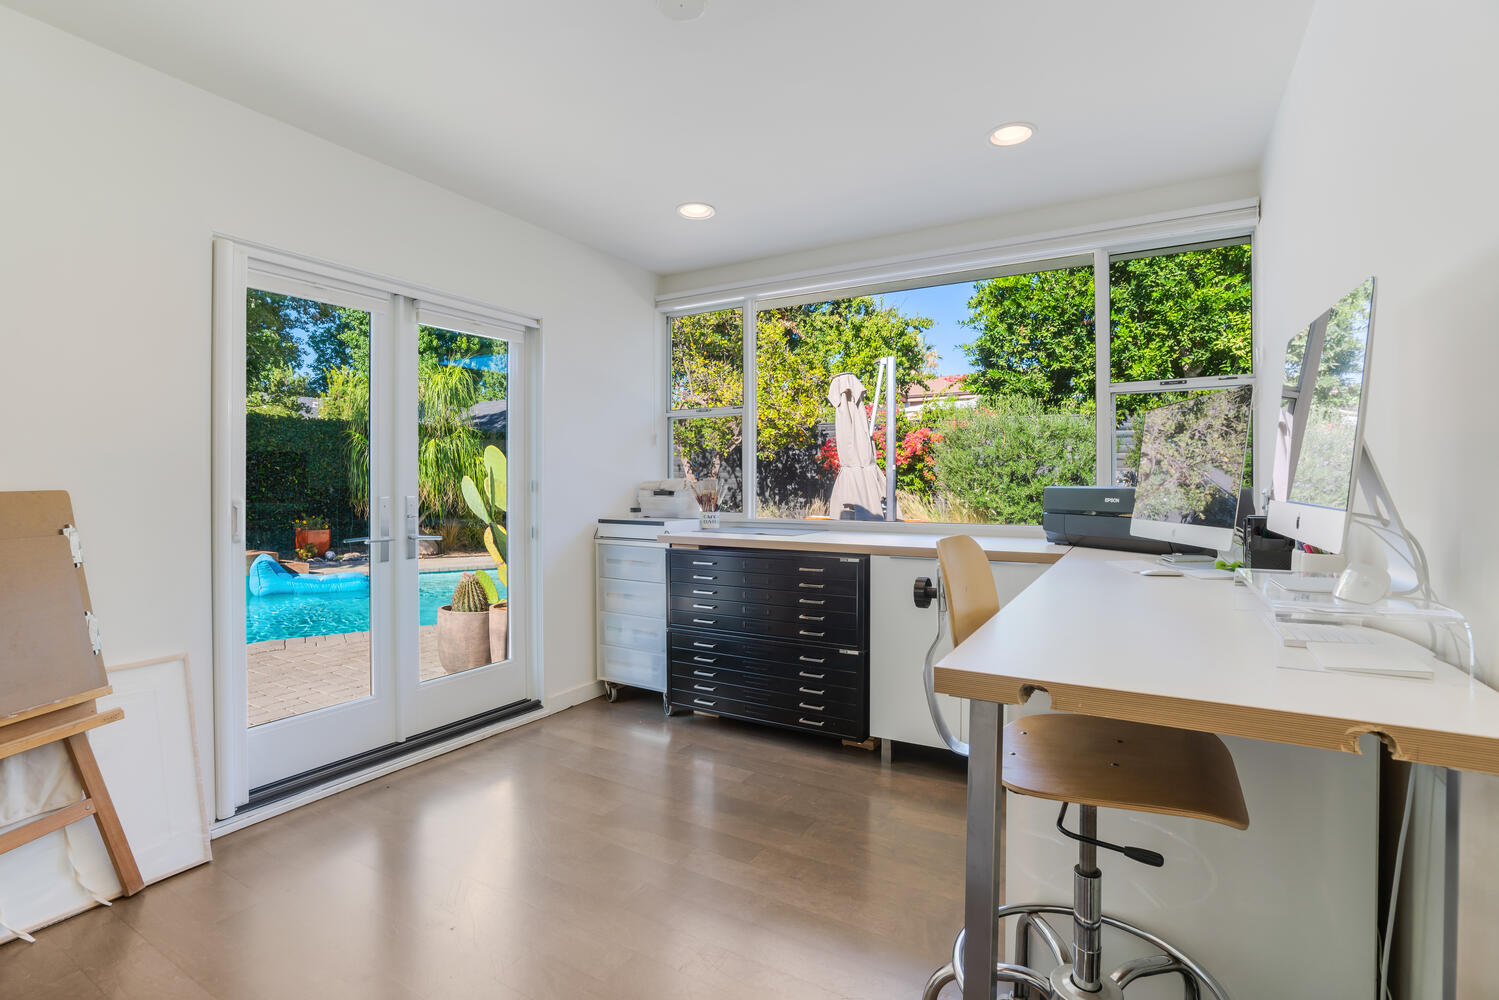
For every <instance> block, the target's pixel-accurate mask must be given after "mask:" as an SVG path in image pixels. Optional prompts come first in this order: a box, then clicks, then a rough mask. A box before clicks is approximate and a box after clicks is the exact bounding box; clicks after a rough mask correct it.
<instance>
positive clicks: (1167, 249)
mask: <svg viewBox="0 0 1499 1000" xmlns="http://www.w3.org/2000/svg"><path fill="white" fill-rule="evenodd" d="M1257 223H1258V205H1257V204H1252V205H1251V207H1247V208H1246V207H1243V206H1227V207H1224V208H1222V209H1220V210H1212V211H1209V212H1205V213H1203V214H1202V215H1199V216H1181V217H1177V218H1176V219H1172V220H1158V221H1154V222H1150V223H1142V224H1140V225H1137V226H1129V225H1124V226H1119V227H1115V228H1113V229H1108V230H1102V231H1098V232H1093V233H1082V234H1064V235H1060V236H1057V237H1041V238H1035V239H1031V240H1021V241H1016V243H1015V244H1013V245H1012V249H1010V248H1004V249H1002V248H998V247H993V248H988V249H987V250H979V251H957V252H949V253H941V254H936V255H932V256H929V257H924V258H906V259H904V260H895V261H885V262H882V263H880V264H877V265H872V266H868V267H865V268H851V269H847V270H841V271H836V272H825V273H823V274H806V273H803V274H799V275H792V276H789V277H787V278H783V279H779V280H774V279H773V280H769V281H766V282H763V283H759V284H755V285H749V286H744V287H742V288H738V289H736V288H732V287H729V288H725V287H723V286H720V287H718V288H714V289H707V290H705V291H706V292H707V293H709V294H707V295H705V296H704V297H702V298H697V297H695V296H694V295H693V294H692V293H685V294H678V295H671V296H661V297H658V303H657V310H658V313H659V316H660V337H661V340H660V341H659V342H660V343H662V344H663V345H664V348H665V350H664V354H665V357H664V370H663V383H662V392H661V394H660V403H661V405H662V407H663V411H664V423H663V424H662V426H663V428H664V430H665V432H666V433H665V436H664V441H663V442H662V449H661V452H662V467H663V469H664V470H665V475H668V476H669V475H671V474H672V461H673V456H672V440H673V429H674V428H673V421H676V420H684V419H692V418H696V417H716V416H736V417H738V418H739V420H740V427H741V437H740V442H741V444H740V447H741V449H742V451H741V469H742V472H741V486H742V491H743V497H742V511H740V512H739V513H738V514H731V515H729V516H730V517H731V518H733V519H735V520H739V519H742V520H745V521H755V520H765V521H772V522H774V523H776V524H791V525H806V526H809V527H814V528H815V527H828V526H829V524H830V523H831V522H829V521H825V520H811V519H798V518H761V517H760V516H759V511H758V507H759V489H758V485H759V484H758V475H757V472H758V470H757V464H756V463H757V456H756V452H757V435H758V417H759V413H758V409H757V406H756V398H755V393H756V388H757V386H758V382H759V379H758V373H757V371H756V367H755V362H756V348H757V343H758V337H759V313H760V311H761V310H762V309H774V308H781V307H785V306H790V305H797V304H803V303H808V302H825V301H829V300H832V299H839V298H847V297H852V296H858V295H879V294H883V293H885V292H892V291H901V290H906V289H911V288H927V287H931V286H935V285H944V284H953V283H957V282H965V281H978V280H983V279H985V278H990V277H998V276H1001V275H1009V274H1027V273H1032V272H1036V271H1045V270H1051V269H1053V268H1057V267H1076V266H1080V265H1083V264H1085V263H1086V261H1087V259H1088V258H1089V257H1091V258H1092V263H1093V295H1094V324H1093V329H1094V362H1095V370H1094V399H1095V407H1094V419H1095V428H1096V449H1097V450H1096V458H1095V467H1094V484H1095V485H1099V486H1109V485H1113V483H1114V477H1115V475H1116V472H1117V470H1116V468H1115V457H1116V456H1115V455H1114V435H1115V429H1116V424H1115V414H1116V406H1115V397H1116V396H1119V395H1134V394H1158V393H1167V392H1182V391H1190V390H1200V389H1216V388H1227V387H1230V386H1235V385H1246V384H1248V385H1257V383H1258V363H1259V357H1258V355H1259V348H1260V341H1261V338H1260V335H1259V323H1258V319H1259V309H1258V302H1259V295H1258V291H1257V289H1258V282H1257V281H1256V280H1255V278H1256V276H1257V273H1258V265H1257V254H1256V228H1257ZM1241 243H1247V244H1248V245H1249V248H1250V269H1251V270H1250V331H1251V333H1250V338H1251V339H1250V365H1249V368H1250V370H1249V371H1248V372H1244V373H1241V374H1232V375H1221V376H1207V377H1199V378H1183V379H1155V380H1148V381H1140V382H1114V381H1113V380H1112V370H1111V367H1110V361H1111V354H1110V347H1111V343H1112V334H1113V330H1112V318H1111V305H1112V303H1111V298H1110V288H1109V264H1110V262H1111V261H1113V260H1116V259H1130V258H1139V257H1147V256H1162V255H1165V254H1170V253H1181V252H1186V251H1191V250H1206V249H1211V248H1214V247H1220V246H1233V245H1238V244H1241ZM1006 249H1008V250H1009V252H1005V251H1006ZM819 279H821V280H819ZM724 309H738V310H740V316H741V321H742V328H743V347H744V357H743V369H742V378H743V383H744V393H743V397H742V402H741V405H740V406H733V407H714V408H711V409H673V408H672V405H671V379H672V321H673V320H675V319H677V318H679V317H682V316H691V315H697V314H701V313H705V312H716V311H719V310H724ZM1259 396H1260V392H1259V391H1258V390H1256V392H1255V397H1256V400H1258V397H1259ZM1255 405H1256V406H1258V402H1256V403H1255ZM1256 425H1258V422H1256ZM1260 480H1261V474H1260V469H1259V463H1258V462H1255V463H1254V481H1255V485H1256V487H1258V486H1259V484H1260ZM927 526H928V525H927V523H926V522H920V523H916V522H898V521H897V522H889V521H870V522H858V521H849V522H843V521H840V522H837V529H838V530H840V531H842V530H847V529H849V528H851V527H853V528H854V529H855V530H869V529H871V528H872V529H880V528H884V529H889V528H891V527H895V528H898V529H899V528H904V529H905V530H916V529H920V528H923V527H927ZM964 527H965V529H974V530H976V531H977V532H978V533H984V531H985V530H986V529H987V530H988V531H990V532H994V533H1003V532H1007V531H1008V532H1013V531H1014V530H1015V529H1030V528H1034V527H1035V526H1032V525H1011V524H972V525H964ZM1035 530H1039V528H1036V529H1035Z"/></svg>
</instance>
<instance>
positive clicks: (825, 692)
mask: <svg viewBox="0 0 1499 1000" xmlns="http://www.w3.org/2000/svg"><path fill="white" fill-rule="evenodd" d="M797 690H798V691H800V692H801V693H802V694H815V695H823V694H827V693H828V692H827V690H826V689H824V690H822V691H813V690H812V689H811V688H804V687H799V688H797Z"/></svg>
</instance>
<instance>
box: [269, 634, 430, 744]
mask: <svg viewBox="0 0 1499 1000" xmlns="http://www.w3.org/2000/svg"><path fill="white" fill-rule="evenodd" d="M420 643H421V647H420V648H421V654H420V663H421V678H422V680H424V681H428V680H431V679H433V678H434V677H441V676H443V669H442V666H441V665H440V664H439V663H438V662H437V626H436V625H424V626H422V628H421V629H420ZM246 659H247V661H248V667H249V695H250V725H252V726H259V725H262V724H264V723H267V722H275V721H276V720H277V719H285V718H288V717H290V716H293V715H301V714H302V713H303V712H313V711H316V710H317V709H320V708H328V707H330V706H332V705H341V704H343V703H344V702H346V701H353V700H354V699H356V698H368V697H369V694H370V634H369V633H368V632H345V633H343V634H342V635H319V636H312V637H309V638H306V639H272V640H270V641H268V642H256V643H251V644H250V647H249V649H248V650H247V656H246Z"/></svg>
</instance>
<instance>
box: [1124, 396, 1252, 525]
mask: <svg viewBox="0 0 1499 1000" xmlns="http://www.w3.org/2000/svg"><path fill="white" fill-rule="evenodd" d="M1252 404H1253V389H1252V387H1250V386H1247V385H1242V386H1236V387H1234V388H1231V389H1213V390H1209V391H1206V392H1200V393H1196V394H1194V395H1193V396H1191V397H1190V398H1188V399H1184V400H1182V401H1181V402H1179V403H1172V404H1170V405H1169V406H1162V407H1159V408H1158V409H1154V410H1151V411H1150V412H1149V413H1147V414H1146V415H1145V420H1144V425H1143V427H1142V431H1141V442H1140V476H1139V481H1138V484H1137V485H1136V486H1135V512H1134V519H1135V520H1136V521H1158V522H1162V523H1165V524H1173V525H1201V526H1204V527H1209V528H1221V529H1227V530H1228V531H1230V532H1231V531H1232V530H1233V527H1234V519H1235V517H1236V516H1237V514H1238V509H1239V488H1240V486H1241V485H1242V483H1243V482H1244V464H1245V461H1246V458H1247V456H1248V453H1249V427H1250V414H1251V412H1252ZM1181 540H1183V541H1190V540H1189V539H1187V538H1185V537H1184V538H1182V539H1181ZM1219 547H1220V548H1227V545H1226V544H1225V545H1222V546H1219Z"/></svg>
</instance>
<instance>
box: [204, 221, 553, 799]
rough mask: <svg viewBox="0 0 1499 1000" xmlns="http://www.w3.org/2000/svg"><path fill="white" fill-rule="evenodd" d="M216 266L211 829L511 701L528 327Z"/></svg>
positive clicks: (427, 299)
mask: <svg viewBox="0 0 1499 1000" xmlns="http://www.w3.org/2000/svg"><path fill="white" fill-rule="evenodd" d="M214 261H215V275H214V294H215V297H214V364H215V400H214V412H215V425H214V497H215V507H216V516H215V528H214V531H215V546H214V548H215V569H214V575H215V588H214V589H215V601H214V605H215V615H214V619H215V638H214V648H215V682H216V690H215V725H216V734H215V735H216V747H217V750H218V757H219V760H218V766H217V776H218V782H217V785H218V795H217V803H216V805H217V812H218V815H219V817H220V818H227V817H228V816H230V815H232V814H233V812H234V810H235V809H237V808H238V807H239V806H240V805H243V804H244V803H245V802H246V801H247V800H248V799H249V797H250V795H251V794H252V793H253V792H254V791H255V790H257V789H266V788H274V787H275V786H277V784H278V783H280V782H283V781H284V780H285V779H288V778H293V777H295V776H298V775H303V774H306V773H307V772H313V771H317V770H318V769H320V768H323V767H325V766H327V765H330V764H334V763H337V762H341V761H346V760H348V759H350V758H356V757H358V756H359V755H361V754H364V753H366V752H368V751H371V750H376V749H379V748H383V747H387V746H390V745H392V744H397V743H400V742H402V741H404V740H406V739H409V738H411V737H413V736H416V735H418V734H421V733H426V732H430V731H432V730H435V729H438V728H440V727H443V726H446V725H449V724H451V723H453V722H457V721H460V720H463V719H466V718H470V717H473V716H476V715H481V714H483V713H485V712H487V711H491V710H493V709H497V708H501V707H504V706H506V705H509V704H512V703H516V702H520V701H523V700H525V699H526V698H527V697H528V696H529V693H530V692H529V690H528V688H529V681H530V676H531V670H530V658H529V656H528V655H527V653H528V650H529V648H530V644H529V639H530V636H529V625H530V618H531V602H530V600H529V597H530V594H531V588H530V586H529V580H528V573H527V568H528V562H529V561H528V555H529V553H528V543H529V541H530V535H531V531H530V527H529V526H530V509H529V500H530V493H531V490H530V482H531V478H530V473H529V458H530V456H529V454H528V452H529V448H528V447H527V446H526V445H527V443H528V441H529V438H528V436H527V435H528V428H527V426H526V413H527V398H526V397H527V391H528V381H527V372H526V359H527V351H528V334H531V333H533V328H532V326H528V324H527V323H526V322H525V320H524V319H523V318H517V317H512V316H510V315H509V314H504V313H500V312H498V311H488V310H485V309H482V308H479V307H474V306H472V305H470V304H467V303H461V302H460V303H455V302H452V301H447V300H439V299H438V298H437V297H435V296H430V295H426V294H420V293H419V294H411V293H410V292H408V291H406V290H403V289H395V288H382V287H381V285H380V283H379V282H378V281H376V280H372V279H368V278H364V277H363V276H359V275H350V274H346V273H344V272H339V271H335V270H332V269H326V268H322V267H320V266H316V265H310V264H306V263H304V262H300V261H297V260H295V259H288V258H285V257H283V256H281V255H277V254H274V253H271V252H269V251H257V250H255V249H253V248H245V247H242V246H240V245H237V244H234V243H231V242H229V241H218V240H216V241H215V248H214ZM533 326H534V321H533ZM532 342H534V336H533V337H532Z"/></svg>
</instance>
